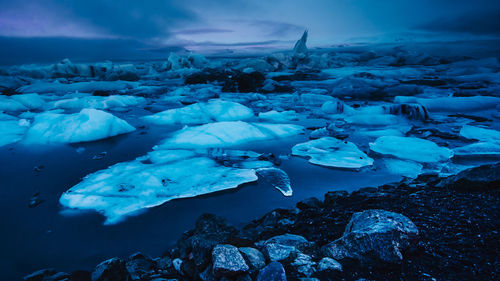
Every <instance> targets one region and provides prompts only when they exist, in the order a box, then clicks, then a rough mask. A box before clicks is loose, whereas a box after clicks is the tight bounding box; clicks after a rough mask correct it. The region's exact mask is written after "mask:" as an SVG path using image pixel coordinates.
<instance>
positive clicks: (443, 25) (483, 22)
mask: <svg viewBox="0 0 500 281" xmlns="http://www.w3.org/2000/svg"><path fill="white" fill-rule="evenodd" d="M416 28H417V29H421V30H427V31H440V32H457V33H470V34H477V35H500V9H497V10H490V11H480V12H469V13H466V14H462V15H461V16H458V17H451V18H441V19H437V20H433V21H430V22H428V23H425V24H422V25H419V26H417V27H416Z"/></svg>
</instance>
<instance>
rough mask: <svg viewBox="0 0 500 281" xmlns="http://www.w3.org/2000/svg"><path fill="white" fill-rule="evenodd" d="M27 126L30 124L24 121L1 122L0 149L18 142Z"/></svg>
mask: <svg viewBox="0 0 500 281" xmlns="http://www.w3.org/2000/svg"><path fill="white" fill-rule="evenodd" d="M29 125H30V123H29V121H27V120H26V119H20V120H16V119H14V120H1V121H0V128H1V134H0V147H1V146H4V145H7V144H11V143H15V142H18V141H20V140H21V139H22V138H23V136H24V134H25V133H26V131H27V130H28V128H29Z"/></svg>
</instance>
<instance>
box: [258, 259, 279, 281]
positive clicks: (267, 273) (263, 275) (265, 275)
mask: <svg viewBox="0 0 500 281" xmlns="http://www.w3.org/2000/svg"><path fill="white" fill-rule="evenodd" d="M257 281H286V273H285V269H284V268H283V265H281V263H279V262H276V261H273V262H271V263H269V264H268V265H267V266H266V267H264V268H263V269H261V270H260V272H259V275H257Z"/></svg>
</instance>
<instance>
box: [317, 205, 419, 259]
mask: <svg viewBox="0 0 500 281" xmlns="http://www.w3.org/2000/svg"><path fill="white" fill-rule="evenodd" d="M417 237H418V229H417V227H416V226H415V224H414V223H413V222H412V221H411V220H410V219H408V218H407V217H405V216H403V215H401V214H397V213H393V212H388V211H385V210H367V211H363V212H360V213H355V214H353V215H352V218H351V220H350V221H349V224H347V227H346V229H345V232H344V235H343V236H342V237H341V238H340V239H337V240H335V241H334V242H332V243H330V244H328V245H326V246H324V247H323V251H324V252H325V254H327V255H328V256H330V257H331V258H334V259H336V260H343V259H346V258H353V259H358V260H360V261H363V262H365V261H371V260H381V261H385V262H391V263H397V262H401V261H402V259H403V255H402V253H401V251H402V250H404V249H406V248H408V247H409V246H410V243H411V242H412V241H414V240H415V239H416V238H417Z"/></svg>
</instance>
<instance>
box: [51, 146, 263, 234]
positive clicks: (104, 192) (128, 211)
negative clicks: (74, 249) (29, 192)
mask: <svg viewBox="0 0 500 281" xmlns="http://www.w3.org/2000/svg"><path fill="white" fill-rule="evenodd" d="M146 160H149V161H146ZM255 180H257V176H256V174H255V170H253V169H239V168H232V167H225V166H222V165H221V164H219V163H218V162H216V161H215V160H213V159H211V158H208V157H206V156H202V155H198V154H196V153H195V152H193V151H189V150H162V151H154V152H152V153H151V154H150V155H149V156H145V157H140V158H138V159H136V160H134V161H130V162H124V163H118V164H115V165H113V166H111V167H109V168H107V169H105V170H101V171H98V172H95V173H93V174H90V175H88V176H86V177H85V178H84V179H83V181H82V182H80V183H79V184H77V185H75V186H73V187H72V188H70V189H69V190H68V191H66V192H65V193H64V194H63V195H62V196H61V198H60V200H59V202H60V203H61V204H62V205H63V206H65V207H68V208H75V209H80V210H95V211H98V212H100V213H102V214H103V215H104V216H106V222H105V224H114V223H117V222H119V221H121V220H123V219H124V217H125V216H129V215H132V214H134V213H137V212H138V211H141V210H144V209H146V208H151V207H155V206H158V205H161V204H163V203H165V202H167V201H170V200H173V199H177V198H186V197H193V196H197V195H202V194H207V193H212V192H216V191H221V190H226V189H231V188H235V187H237V186H239V185H241V184H243V183H247V182H253V181H255Z"/></svg>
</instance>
